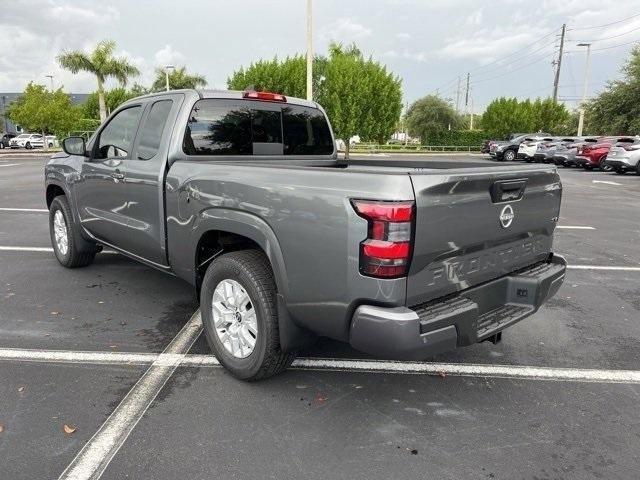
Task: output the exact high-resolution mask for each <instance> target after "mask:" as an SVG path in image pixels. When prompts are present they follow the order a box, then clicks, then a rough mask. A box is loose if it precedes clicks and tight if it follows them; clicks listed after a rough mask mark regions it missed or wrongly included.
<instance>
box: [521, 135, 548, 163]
mask: <svg viewBox="0 0 640 480" xmlns="http://www.w3.org/2000/svg"><path fill="white" fill-rule="evenodd" d="M553 141H554V138H553V137H543V136H539V135H536V136H534V137H527V138H525V139H524V141H523V142H522V143H521V144H520V146H519V147H518V153H517V154H516V158H518V159H520V160H525V161H527V162H533V156H534V155H535V154H536V151H537V150H538V145H540V144H541V143H551V142H553Z"/></svg>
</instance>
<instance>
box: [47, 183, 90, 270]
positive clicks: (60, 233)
mask: <svg viewBox="0 0 640 480" xmlns="http://www.w3.org/2000/svg"><path fill="white" fill-rule="evenodd" d="M49 234H50V235H51V244H52V246H53V253H55V255H56V258H57V259H58V262H60V264H61V265H62V266H63V267H67V268H77V267H85V266H87V265H89V264H91V263H92V262H93V259H94V258H95V256H96V253H97V252H98V248H97V247H96V245H95V244H92V243H89V242H87V241H86V240H84V239H83V238H81V237H80V235H77V234H76V232H74V223H73V216H72V214H71V209H70V208H69V203H68V202H67V198H66V197H65V196H64V195H60V196H58V197H56V198H54V199H53V202H51V206H50V207H49Z"/></svg>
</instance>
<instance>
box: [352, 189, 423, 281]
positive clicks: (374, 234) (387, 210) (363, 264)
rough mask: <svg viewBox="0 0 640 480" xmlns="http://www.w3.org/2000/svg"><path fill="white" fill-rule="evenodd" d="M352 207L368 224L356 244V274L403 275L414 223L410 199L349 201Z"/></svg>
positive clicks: (412, 203) (413, 208) (407, 265)
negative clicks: (361, 238) (365, 231)
mask: <svg viewBox="0 0 640 480" xmlns="http://www.w3.org/2000/svg"><path fill="white" fill-rule="evenodd" d="M352 204H353V208H354V209H355V211H356V213H357V214H358V215H359V216H361V217H362V218H366V219H367V221H368V223H369V228H368V232H367V238H366V239H365V240H363V241H362V243H360V273H362V274H363V275H367V276H370V277H378V278H397V277H403V276H406V275H407V272H408V271H409V262H410V260H411V250H412V235H413V226H414V222H415V204H414V202H412V201H411V202H378V201H371V200H352Z"/></svg>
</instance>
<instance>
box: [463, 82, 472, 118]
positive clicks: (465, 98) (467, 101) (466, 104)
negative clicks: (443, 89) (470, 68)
mask: <svg viewBox="0 0 640 480" xmlns="http://www.w3.org/2000/svg"><path fill="white" fill-rule="evenodd" d="M470 79H471V74H470V73H467V92H466V93H465V95H464V111H465V112H468V111H469V80H470Z"/></svg>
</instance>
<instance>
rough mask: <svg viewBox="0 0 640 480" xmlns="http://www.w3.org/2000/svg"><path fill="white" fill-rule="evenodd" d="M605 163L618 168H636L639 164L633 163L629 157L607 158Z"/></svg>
mask: <svg viewBox="0 0 640 480" xmlns="http://www.w3.org/2000/svg"><path fill="white" fill-rule="evenodd" d="M604 163H605V164H606V165H608V166H610V167H612V168H617V169H620V170H635V169H636V165H637V164H633V165H632V164H631V162H630V161H629V159H620V160H610V159H608V158H607V159H606V160H605V161H604Z"/></svg>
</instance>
